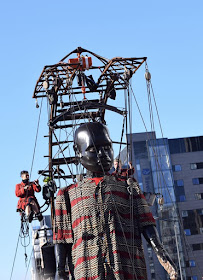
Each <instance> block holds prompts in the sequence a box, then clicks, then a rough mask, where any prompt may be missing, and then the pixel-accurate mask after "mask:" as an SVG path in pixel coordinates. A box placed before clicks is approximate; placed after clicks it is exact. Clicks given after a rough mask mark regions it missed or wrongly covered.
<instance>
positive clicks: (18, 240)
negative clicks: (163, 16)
mask: <svg viewBox="0 0 203 280" xmlns="http://www.w3.org/2000/svg"><path fill="white" fill-rule="evenodd" d="M20 231H21V229H20ZM19 240H20V232H19V235H18V241H17V244H16V250H15V255H14V259H13V265H12V269H11V274H10V280H11V279H12V275H13V269H14V265H15V260H16V255H17V251H18V244H19Z"/></svg>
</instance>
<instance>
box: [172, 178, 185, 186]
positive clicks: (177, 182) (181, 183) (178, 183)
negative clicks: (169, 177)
mask: <svg viewBox="0 0 203 280" xmlns="http://www.w3.org/2000/svg"><path fill="white" fill-rule="evenodd" d="M174 183H175V186H176V187H183V186H184V182H183V180H182V179H180V180H175V181H174Z"/></svg>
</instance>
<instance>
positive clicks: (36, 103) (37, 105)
mask: <svg viewBox="0 0 203 280" xmlns="http://www.w3.org/2000/svg"><path fill="white" fill-rule="evenodd" d="M35 106H36V108H39V104H38V101H37V98H36V99H35Z"/></svg>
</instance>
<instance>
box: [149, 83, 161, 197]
mask: <svg viewBox="0 0 203 280" xmlns="http://www.w3.org/2000/svg"><path fill="white" fill-rule="evenodd" d="M146 85H147V93H148V105H149V114H150V124H151V131H155V127H154V117H153V108H152V100H151V92H150V84H149V81H147V80H146ZM152 137H153V140H154V143H156V136H155V135H154V136H152ZM155 150H156V153H155V156H157V160H155V165H156V170H157V172H156V177H157V185H158V192H159V193H162V192H161V191H160V185H161V184H160V182H161V179H160V174H159V172H158V166H157V162H158V160H159V157H158V152H159V149H158V147H155ZM157 151H158V152H157ZM161 190H162V188H161Z"/></svg>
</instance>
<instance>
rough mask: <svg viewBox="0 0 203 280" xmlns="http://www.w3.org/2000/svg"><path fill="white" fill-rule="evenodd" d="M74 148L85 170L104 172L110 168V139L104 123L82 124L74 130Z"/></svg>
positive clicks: (111, 157)
mask: <svg viewBox="0 0 203 280" xmlns="http://www.w3.org/2000/svg"><path fill="white" fill-rule="evenodd" d="M74 148H75V151H76V154H77V156H78V157H79V159H80V162H81V164H82V165H83V166H84V167H85V168H86V169H87V170H89V171H91V172H102V173H105V172H107V171H109V170H110V169H111V167H112V164H113V149H112V141H111V139H110V136H109V132H108V130H107V127H106V126H105V125H103V124H101V123H97V122H94V123H93V122H92V123H85V124H82V125H81V126H80V127H79V128H78V129H77V130H76V132H75V137H74Z"/></svg>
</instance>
